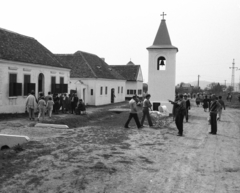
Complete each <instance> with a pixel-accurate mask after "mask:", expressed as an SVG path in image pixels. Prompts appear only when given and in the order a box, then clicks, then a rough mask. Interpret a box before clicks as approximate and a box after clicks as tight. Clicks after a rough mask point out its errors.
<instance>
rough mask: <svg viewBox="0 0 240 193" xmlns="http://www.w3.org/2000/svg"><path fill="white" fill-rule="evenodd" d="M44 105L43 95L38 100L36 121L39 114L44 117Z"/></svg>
mask: <svg viewBox="0 0 240 193" xmlns="http://www.w3.org/2000/svg"><path fill="white" fill-rule="evenodd" d="M45 107H46V102H45V99H44V97H41V98H40V100H39V101H38V109H39V114H38V121H39V118H40V117H41V116H42V117H43V119H44V117H45Z"/></svg>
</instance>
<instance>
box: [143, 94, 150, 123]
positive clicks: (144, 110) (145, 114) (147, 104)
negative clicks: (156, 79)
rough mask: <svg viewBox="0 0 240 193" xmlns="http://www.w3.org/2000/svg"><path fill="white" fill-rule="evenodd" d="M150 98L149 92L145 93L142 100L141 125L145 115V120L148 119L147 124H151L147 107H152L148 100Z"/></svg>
mask: <svg viewBox="0 0 240 193" xmlns="http://www.w3.org/2000/svg"><path fill="white" fill-rule="evenodd" d="M150 98H151V95H150V94H147V95H146V98H145V99H144V101H143V110H142V112H143V116H142V120H141V125H142V126H143V123H144V120H145V116H147V120H148V124H149V126H150V127H152V126H153V124H152V120H151V117H150V114H149V109H151V107H152V104H151V102H150V101H149V99H150Z"/></svg>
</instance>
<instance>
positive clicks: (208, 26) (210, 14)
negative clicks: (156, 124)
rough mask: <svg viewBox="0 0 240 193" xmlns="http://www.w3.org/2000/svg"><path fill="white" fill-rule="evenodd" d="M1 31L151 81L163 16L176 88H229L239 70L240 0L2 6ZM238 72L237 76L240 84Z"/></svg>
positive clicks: (0, 1) (21, 1)
mask: <svg viewBox="0 0 240 193" xmlns="http://www.w3.org/2000/svg"><path fill="white" fill-rule="evenodd" d="M0 5H1V11H0V18H1V19H0V27H1V28H5V29H8V30H11V31H14V32H17V33H20V34H23V35H27V36H31V37H34V38H35V39H37V40H38V41H39V42H40V43H41V44H43V45H44V46H45V47H47V48H48V49H49V50H50V51H51V52H53V53H74V52H76V51H77V50H81V51H85V52H89V53H93V54H96V55H98V56H99V57H104V58H105V61H106V62H107V63H108V64H110V65H111V64H126V63H128V62H129V61H130V58H131V60H132V62H134V63H135V64H140V65H141V68H142V71H143V76H144V82H147V80H148V51H147V50H146V48H147V47H149V46H151V45H152V44H153V41H154V38H155V35H156V33H157V30H158V27H159V25H160V22H161V19H162V17H161V16H160V14H161V13H162V12H165V13H166V14H167V16H166V17H165V19H166V24H167V27H168V31H169V35H170V38H171V41H172V44H173V45H174V46H176V47H178V49H179V52H178V53H177V58H176V59H177V61H176V66H177V72H176V84H177V83H180V82H191V81H196V80H197V77H198V75H200V80H206V81H211V82H214V81H215V82H220V83H222V84H223V83H224V80H226V81H227V83H230V82H231V73H232V71H231V69H229V67H230V66H232V62H233V59H235V66H237V67H239V68H240V0H181V1H180V0H118V1H117V0H68V1H67V0H65V1H63V0H38V1H36V0H0ZM239 78H240V70H239V71H236V72H235V82H239Z"/></svg>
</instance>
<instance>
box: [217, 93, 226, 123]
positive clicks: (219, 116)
mask: <svg viewBox="0 0 240 193" xmlns="http://www.w3.org/2000/svg"><path fill="white" fill-rule="evenodd" d="M218 102H219V103H220V105H221V108H220V109H219V111H218V117H217V120H219V121H221V116H222V109H224V110H225V103H224V101H223V100H222V96H219V97H218Z"/></svg>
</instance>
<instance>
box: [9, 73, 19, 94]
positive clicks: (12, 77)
mask: <svg viewBox="0 0 240 193" xmlns="http://www.w3.org/2000/svg"><path fill="white" fill-rule="evenodd" d="M20 95H22V83H17V74H9V96H10V97H13V96H20Z"/></svg>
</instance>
